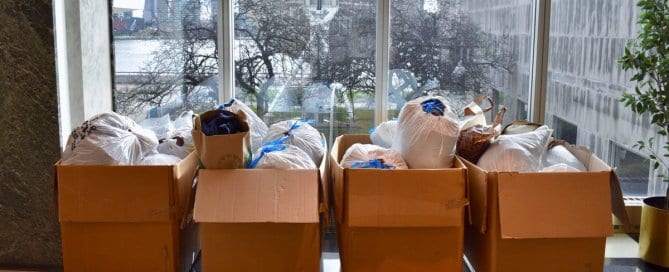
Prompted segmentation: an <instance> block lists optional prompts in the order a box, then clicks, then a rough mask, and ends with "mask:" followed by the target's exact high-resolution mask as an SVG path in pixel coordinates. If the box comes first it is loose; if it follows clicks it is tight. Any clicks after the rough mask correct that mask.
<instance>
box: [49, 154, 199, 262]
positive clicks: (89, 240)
mask: <svg viewBox="0 0 669 272" xmlns="http://www.w3.org/2000/svg"><path fill="white" fill-rule="evenodd" d="M196 172H197V156H196V155H195V154H194V153H192V154H190V155H189V156H188V157H186V158H185V159H184V160H183V161H181V163H179V164H178V165H175V166H92V165H86V166H83V165H60V164H56V178H57V180H56V181H57V191H58V211H59V220H60V223H61V237H62V248H63V263H64V266H65V271H78V272H79V271H95V272H99V271H182V270H183V267H184V266H186V265H187V264H183V265H181V264H180V261H179V259H180V258H179V255H180V254H179V246H180V243H179V238H180V232H181V231H180V225H181V223H182V220H183V218H184V216H185V215H186V214H187V213H188V208H189V207H188V203H189V197H190V195H191V191H192V186H193V178H194V176H195V174H196Z"/></svg>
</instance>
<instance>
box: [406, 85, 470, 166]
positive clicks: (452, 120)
mask: <svg viewBox="0 0 669 272" xmlns="http://www.w3.org/2000/svg"><path fill="white" fill-rule="evenodd" d="M459 133H460V125H459V120H458V115H457V114H456V113H455V112H454V111H453V107H452V106H451V105H450V104H448V102H446V100H445V99H444V98H442V97H438V96H435V97H421V98H417V99H414V100H412V101H409V102H408V103H406V104H405V105H404V107H402V110H401V111H400V115H399V121H398V125H397V135H396V137H395V140H394V141H393V149H394V150H396V151H398V152H399V153H400V154H401V155H402V157H403V158H404V160H405V161H406V163H407V165H408V166H409V168H412V169H435V168H450V167H452V166H453V158H454V157H455V145H456V143H457V141H458V136H459Z"/></svg>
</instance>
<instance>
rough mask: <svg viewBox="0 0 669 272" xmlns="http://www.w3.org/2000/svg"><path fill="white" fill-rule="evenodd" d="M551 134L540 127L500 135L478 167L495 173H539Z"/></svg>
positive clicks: (550, 130) (548, 130)
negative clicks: (524, 131) (529, 130)
mask: <svg viewBox="0 0 669 272" xmlns="http://www.w3.org/2000/svg"><path fill="white" fill-rule="evenodd" d="M552 133H553V130H552V129H549V128H548V127H547V126H542V127H540V128H538V129H537V130H535V131H532V132H527V133H522V134H515V135H500V136H499V137H497V140H496V141H494V142H493V143H492V144H491V145H490V147H488V150H486V152H485V153H483V155H482V156H481V158H480V159H479V162H478V166H479V167H481V168H483V169H484V170H487V171H496V172H514V171H518V172H536V171H539V170H540V167H541V160H542V156H543V155H544V152H545V150H546V146H547V145H548V141H549V139H550V137H551V134H552Z"/></svg>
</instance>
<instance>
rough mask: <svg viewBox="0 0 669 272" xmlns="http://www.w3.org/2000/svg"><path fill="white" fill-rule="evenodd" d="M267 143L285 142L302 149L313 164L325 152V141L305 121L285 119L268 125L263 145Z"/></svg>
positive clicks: (318, 162)
mask: <svg viewBox="0 0 669 272" xmlns="http://www.w3.org/2000/svg"><path fill="white" fill-rule="evenodd" d="M268 143H285V144H289V145H294V146H296V147H298V148H299V149H302V151H304V152H305V153H307V154H308V155H309V157H310V158H311V159H312V160H313V162H314V163H315V164H320V162H321V159H323V155H324V153H325V145H324V144H325V143H324V142H323V138H322V137H321V134H320V132H318V130H316V129H315V128H313V127H312V126H311V125H309V124H308V123H307V122H303V121H294V120H287V121H281V122H278V123H275V124H273V125H271V126H270V127H269V131H268V132H267V136H265V139H263V145H266V144H268Z"/></svg>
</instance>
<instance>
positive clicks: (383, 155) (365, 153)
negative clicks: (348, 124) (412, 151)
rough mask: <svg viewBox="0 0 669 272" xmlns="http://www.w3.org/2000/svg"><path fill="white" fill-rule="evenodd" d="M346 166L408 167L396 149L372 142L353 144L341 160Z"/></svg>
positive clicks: (343, 165) (342, 164)
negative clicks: (372, 143)
mask: <svg viewBox="0 0 669 272" xmlns="http://www.w3.org/2000/svg"><path fill="white" fill-rule="evenodd" d="M340 164H341V166H342V167H344V168H376V169H408V168H409V167H407V165H406V162H404V159H402V155H400V153H398V152H397V151H395V150H392V149H388V148H384V147H380V146H377V145H370V144H353V145H352V146H351V147H349V148H348V149H347V150H346V153H344V157H342V160H341V163H340Z"/></svg>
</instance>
